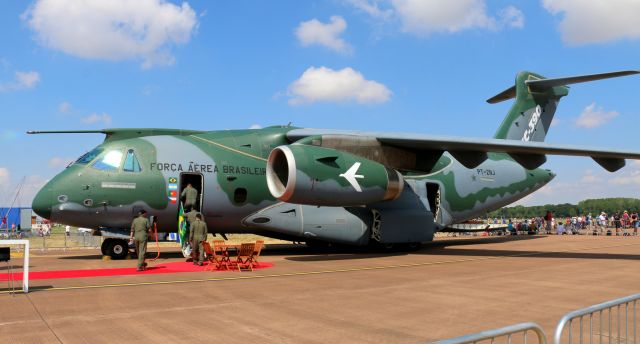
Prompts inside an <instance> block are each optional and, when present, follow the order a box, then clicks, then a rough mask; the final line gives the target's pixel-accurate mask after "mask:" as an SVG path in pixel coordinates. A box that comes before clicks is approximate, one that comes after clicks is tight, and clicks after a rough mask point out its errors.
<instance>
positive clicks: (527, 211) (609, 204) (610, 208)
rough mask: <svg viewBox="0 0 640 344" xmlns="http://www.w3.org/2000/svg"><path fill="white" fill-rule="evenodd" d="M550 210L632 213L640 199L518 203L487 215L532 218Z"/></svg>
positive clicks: (563, 214)
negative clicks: (524, 204)
mask: <svg viewBox="0 0 640 344" xmlns="http://www.w3.org/2000/svg"><path fill="white" fill-rule="evenodd" d="M548 210H551V211H552V212H553V214H554V215H555V217H567V216H578V215H587V214H589V213H591V215H592V216H598V215H600V213H601V212H603V211H604V212H605V213H607V214H608V215H613V213H615V212H623V211H625V210H627V211H629V213H631V212H632V211H634V210H636V211H640V199H637V198H600V199H587V200H584V201H580V202H578V204H569V203H564V204H545V205H536V206H531V207H525V206H522V205H517V206H514V207H505V208H502V209H498V210H496V211H492V212H490V213H488V214H487V217H490V218H494V217H497V218H500V217H505V218H531V217H539V216H544V215H545V214H546V213H547V211H548Z"/></svg>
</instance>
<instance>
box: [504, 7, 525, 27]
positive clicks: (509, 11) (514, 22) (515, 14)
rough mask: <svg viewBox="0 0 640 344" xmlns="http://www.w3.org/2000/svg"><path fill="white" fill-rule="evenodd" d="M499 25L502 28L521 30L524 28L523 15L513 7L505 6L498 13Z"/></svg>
mask: <svg viewBox="0 0 640 344" xmlns="http://www.w3.org/2000/svg"><path fill="white" fill-rule="evenodd" d="M498 17H500V23H501V24H502V25H503V26H507V27H513V28H516V29H522V28H523V27H524V14H523V13H522V11H520V10H519V9H517V8H516V7H514V6H507V7H505V8H503V9H501V10H500V11H499V12H498Z"/></svg>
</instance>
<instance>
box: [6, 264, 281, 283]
mask: <svg viewBox="0 0 640 344" xmlns="http://www.w3.org/2000/svg"><path fill="white" fill-rule="evenodd" d="M132 263H133V264H135V262H134V261H132ZM148 264H149V266H148V267H147V270H146V271H136V268H135V267H133V268H114V269H93V270H54V271H30V272H29V280H30V281H33V280H44V279H58V278H84V277H103V276H128V275H150V274H173V273H179V272H203V271H204V268H205V267H206V264H207V263H205V266H197V265H193V263H188V262H175V263H164V264H158V265H155V264H153V262H148ZM270 267H273V264H272V263H260V265H259V266H257V267H254V268H253V270H260V269H266V268H270ZM213 271H214V272H224V271H228V270H215V269H214V270H213ZM230 271H231V272H233V271H235V272H238V270H237V269H236V270H230ZM207 272H209V271H207ZM243 272H244V271H243ZM8 278H9V274H8V273H4V274H0V281H6V280H7V279H8ZM13 279H14V280H22V271H20V272H14V273H13Z"/></svg>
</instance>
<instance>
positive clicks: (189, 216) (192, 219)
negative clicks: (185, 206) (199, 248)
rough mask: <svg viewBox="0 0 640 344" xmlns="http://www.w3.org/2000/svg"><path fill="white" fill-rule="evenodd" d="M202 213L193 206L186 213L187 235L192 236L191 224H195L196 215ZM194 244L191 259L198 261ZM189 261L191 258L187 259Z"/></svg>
mask: <svg viewBox="0 0 640 344" xmlns="http://www.w3.org/2000/svg"><path fill="white" fill-rule="evenodd" d="M198 214H200V212H199V211H197V210H196V209H195V208H193V207H192V208H191V209H189V211H188V212H187V213H186V214H184V218H185V219H186V220H187V233H186V234H185V236H186V237H187V238H191V226H192V225H193V223H194V222H195V221H196V216H197V215H198ZM189 245H191V240H189ZM193 249H194V247H193V245H192V246H191V250H192V251H191V259H193V261H194V262H195V261H196V257H195V256H194V255H193V252H194V251H193ZM187 261H189V259H187Z"/></svg>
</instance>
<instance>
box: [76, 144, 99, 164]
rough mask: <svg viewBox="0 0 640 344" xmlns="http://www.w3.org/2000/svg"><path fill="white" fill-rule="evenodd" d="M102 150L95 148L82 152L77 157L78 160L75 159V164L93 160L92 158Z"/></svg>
mask: <svg viewBox="0 0 640 344" xmlns="http://www.w3.org/2000/svg"><path fill="white" fill-rule="evenodd" d="M102 151H103V149H102V148H95V149H94V150H92V151H90V152H87V153H84V154H83V155H82V156H81V157H79V158H78V160H76V164H82V165H86V164H88V163H90V162H91V161H93V159H95V158H96V157H97V156H98V155H100V153H102Z"/></svg>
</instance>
